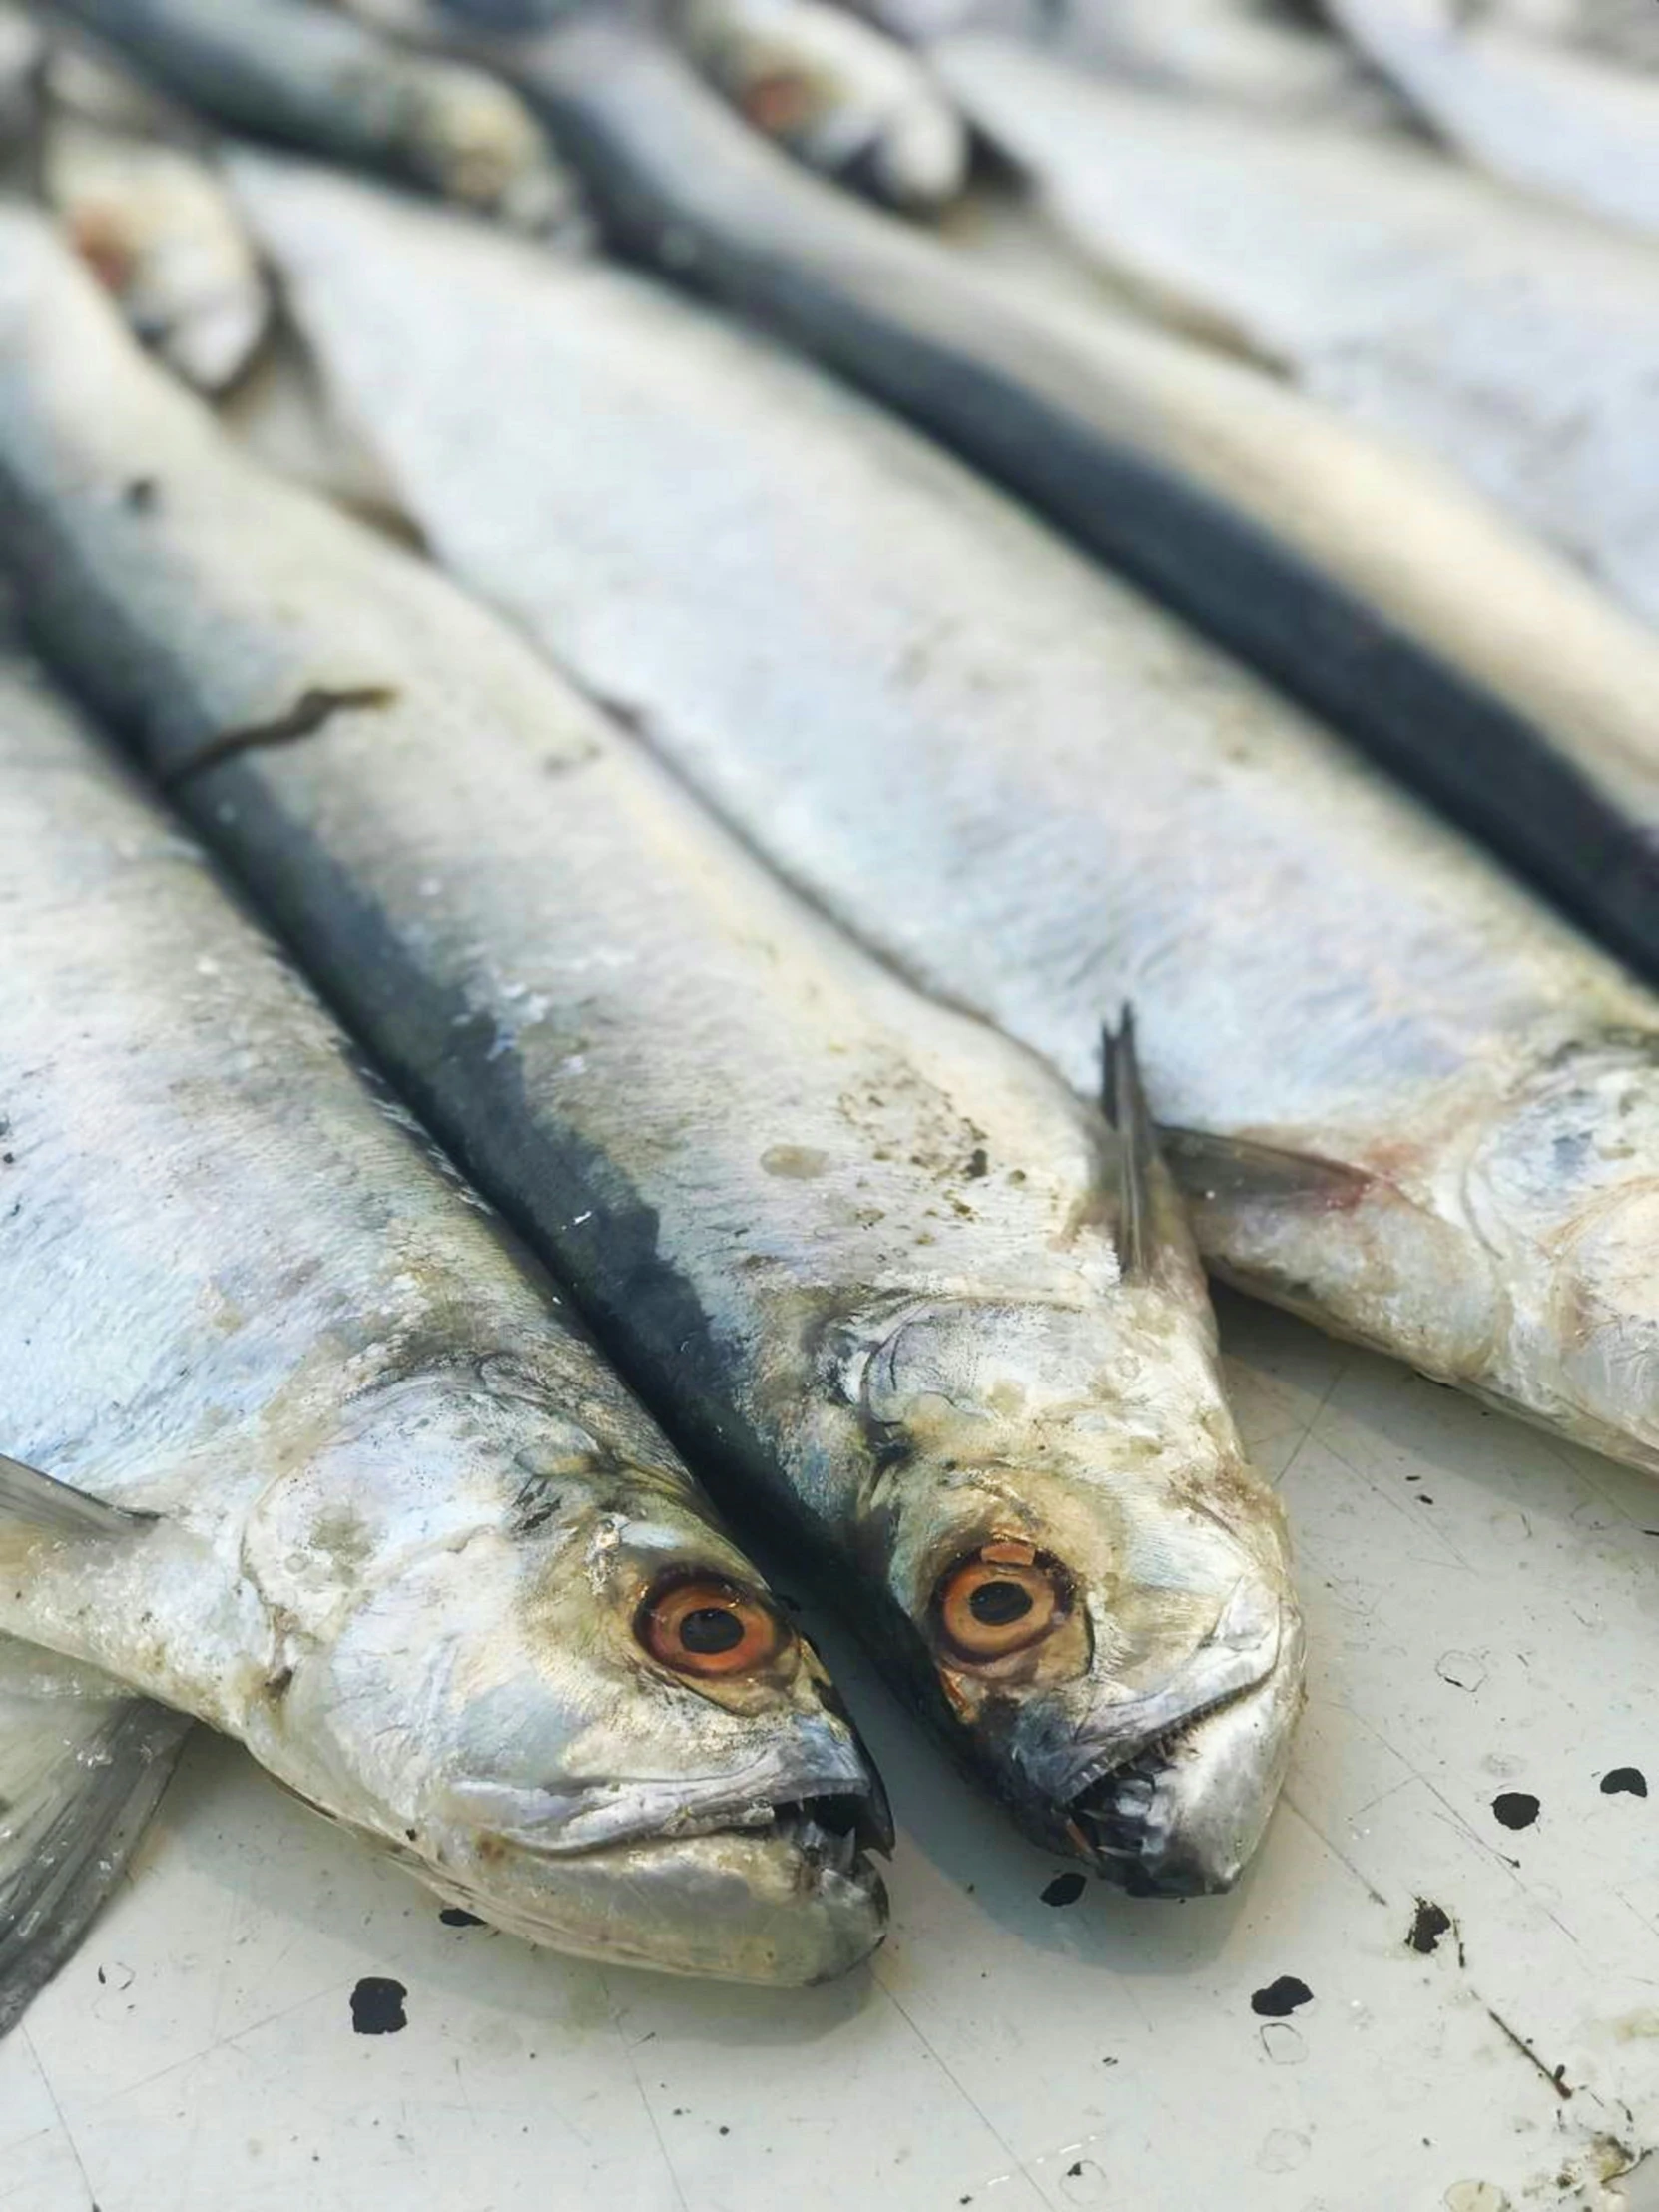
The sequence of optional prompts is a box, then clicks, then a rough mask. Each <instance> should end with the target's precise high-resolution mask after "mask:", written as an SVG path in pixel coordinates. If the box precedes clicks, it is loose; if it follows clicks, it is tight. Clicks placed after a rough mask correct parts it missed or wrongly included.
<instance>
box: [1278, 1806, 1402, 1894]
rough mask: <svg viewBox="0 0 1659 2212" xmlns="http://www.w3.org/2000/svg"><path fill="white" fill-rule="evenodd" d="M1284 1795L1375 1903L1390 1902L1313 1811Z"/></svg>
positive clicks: (1314, 1833)
mask: <svg viewBox="0 0 1659 2212" xmlns="http://www.w3.org/2000/svg"><path fill="white" fill-rule="evenodd" d="M1396 1787H1397V1788H1399V1789H1403V1788H1404V1787H1405V1785H1404V1784H1403V1783H1399V1784H1397V1785H1396ZM1383 1794H1384V1795H1387V1794H1388V1793H1386V1792H1384V1793H1383ZM1282 1795H1283V1798H1284V1801H1285V1803H1286V1804H1287V1805H1288V1806H1289V1807H1290V1809H1291V1811H1292V1812H1293V1813H1294V1814H1295V1815H1296V1817H1297V1819H1298V1820H1299V1821H1300V1822H1301V1823H1302V1825H1303V1827H1304V1828H1306V1829H1307V1830H1308V1831H1309V1833H1310V1834H1311V1835H1313V1836H1316V1837H1318V1839H1319V1841H1320V1842H1321V1843H1322V1844H1323V1845H1324V1846H1325V1848H1326V1850H1327V1851H1328V1852H1329V1853H1330V1854H1331V1856H1332V1858H1333V1859H1335V1860H1336V1861H1337V1863H1338V1864H1339V1866H1343V1867H1346V1868H1347V1869H1348V1871H1349V1873H1350V1874H1351V1875H1353V1877H1354V1879H1355V1881H1356V1882H1358V1883H1359V1885H1360V1887H1361V1889H1362V1890H1364V1891H1365V1893H1366V1895H1367V1897H1369V1898H1370V1899H1371V1901H1372V1903H1373V1905H1381V1906H1384V1907H1385V1906H1386V1905H1387V1903H1388V1900H1387V1899H1386V1898H1385V1897H1384V1896H1383V1892H1382V1891H1381V1890H1380V1889H1378V1887H1377V1885H1376V1884H1375V1883H1374V1882H1373V1881H1372V1879H1371V1877H1370V1876H1369V1875H1367V1874H1365V1873H1363V1872H1362V1870H1361V1869H1360V1868H1359V1867H1358V1866H1356V1865H1355V1863H1354V1861H1353V1860H1352V1859H1351V1858H1350V1857H1349V1856H1348V1853H1347V1852H1346V1851H1344V1850H1343V1848H1342V1846H1341V1845H1340V1844H1338V1843H1335V1842H1334V1841H1333V1840H1332V1839H1331V1837H1329V1836H1328V1835H1327V1834H1326V1833H1325V1830H1324V1829H1323V1828H1321V1826H1320V1824H1319V1822H1318V1821H1316V1820H1315V1819H1314V1817H1313V1815H1312V1814H1311V1813H1307V1812H1305V1811H1304V1810H1303V1808H1302V1807H1301V1806H1300V1805H1298V1803H1297V1802H1296V1799H1295V1798H1294V1797H1293V1796H1292V1795H1291V1793H1290V1791H1289V1790H1286V1791H1284V1792H1282Z"/></svg>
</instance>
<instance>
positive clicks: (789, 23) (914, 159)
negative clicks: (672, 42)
mask: <svg viewBox="0 0 1659 2212" xmlns="http://www.w3.org/2000/svg"><path fill="white" fill-rule="evenodd" d="M672 15H673V22H674V27H675V30H676V33H677V35H678V37H679V39H680V41H681V43H682V44H683V45H684V47H685V49H686V51H687V52H688V53H689V54H690V55H691V57H692V59H693V60H694V61H695V62H696V64H697V66H698V67H699V69H701V70H702V71H703V72H704V74H705V75H706V76H707V77H708V78H709V79H710V80H711V82H712V83H714V84H716V85H717V86H718V87H719V88H720V90H721V91H722V92H723V93H724V94H725V95H726V97H727V98H728V99H729V100H730V101H731V102H732V103H733V105H734V106H735V107H736V108H738V109H739V110H740V112H741V113H742V114H743V115H744V116H746V117H747V118H748V120H749V121H750V122H751V123H753V124H755V125H756V127H757V128H758V129H760V130H762V131H764V132H765V133H766V134H767V136H768V137H770V138H775V139H777V140H778V142H779V143H780V145H782V146H785V147H787V148H788V149H789V151H790V152H791V153H793V154H795V155H797V156H798V157H799V158H800V159H801V160H803V161H805V162H807V163H808V164H809V165H810V166H811V167H812V168H814V169H821V170H824V171H826V172H828V173H829V174H830V175H832V176H839V177H842V178H845V179H846V180H848V181H849V182H854V183H857V184H860V185H862V186H863V187H864V188H865V189H867V190H868V191H870V192H871V193H873V194H874V196H875V197H876V198H877V199H879V200H884V201H886V202H888V203H889V204H890V205H891V206H893V207H896V208H903V209H908V210H912V211H921V210H926V209H931V208H936V207H940V206H942V205H943V204H944V203H946V202H947V201H949V200H952V199H954V198H955V196H956V195H957V193H959V192H960V191H961V189H962V186H963V184H964V183H965V181H966V177H967V132H966V130H965V128H964V127H963V124H962V122H961V119H960V117H959V116H958V115H957V113H956V111H955V109H954V108H953V107H951V105H950V103H949V102H948V101H947V100H946V99H945V97H944V96H943V94H942V93H941V92H940V90H939V88H938V86H937V85H936V84H935V83H934V81H933V79H932V78H931V77H930V76H929V75H928V73H927V71H926V70H925V69H924V68H923V67H922V65H921V64H920V63H919V62H918V61H917V60H916V59H915V57H914V56H913V55H910V54H907V53H906V52H905V51H904V50H903V49H902V48H901V47H899V46H896V45H894V44H893V43H892V42H891V41H890V40H889V39H886V38H883V37H882V36H881V34H880V33H879V32H878V31H876V30H874V29H872V28H871V27H870V26H868V25H867V24H863V23H860V22H858V21H857V20H856V19H855V18H854V17H852V16H849V15H847V14H845V13H843V12H842V11H841V10H840V9H838V8H834V7H831V6H830V5H828V0H676V5H675V7H674V9H673V11H672Z"/></svg>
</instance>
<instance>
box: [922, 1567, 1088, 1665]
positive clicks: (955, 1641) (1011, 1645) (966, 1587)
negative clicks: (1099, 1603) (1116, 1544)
mask: <svg viewBox="0 0 1659 2212" xmlns="http://www.w3.org/2000/svg"><path fill="white" fill-rule="evenodd" d="M1070 1610H1071V1587H1070V1582H1069V1578H1068V1577H1067V1575H1066V1572H1065V1569H1064V1568H1063V1567H1061V1566H1060V1564H1059V1563H1058V1561H1057V1560H1053V1559H1048V1558H1045V1557H1044V1556H1043V1554H1042V1553H1040V1552H1039V1551H1037V1550H1036V1548H1035V1547H1034V1546H1033V1545H1031V1544H1028V1543H1025V1542H1023V1541H1020V1540H1019V1539H1017V1538H1013V1537H999V1538H996V1539H994V1540H993V1541H992V1542H990V1543H988V1544H982V1545H981V1546H980V1548H979V1549H978V1550H977V1551H975V1552H970V1553H969V1555H968V1556H967V1557H966V1558H965V1559H958V1560H957V1562H956V1564H955V1565H954V1566H953V1567H951V1568H950V1569H949V1571H948V1572H947V1573H946V1574H945V1575H943V1576H942V1577H941V1579H940V1581H939V1585H938V1588H937V1589H936V1590H935V1591H934V1593H933V1619H934V1623H935V1627H936V1630H937V1633H938V1636H939V1640H940V1642H941V1643H942V1644H943V1645H944V1646H945V1648H946V1651H947V1653H948V1654H949V1655H950V1656H951V1657H953V1658H955V1659H957V1660H966V1661H968V1662H970V1663H971V1662H973V1661H979V1662H981V1663H983V1662H985V1661H988V1660H993V1659H1005V1658H1007V1657H1008V1656H1009V1654H1010V1653H1012V1652H1016V1651H1024V1650H1026V1649H1027V1648H1028V1647H1029V1646H1030V1645H1032V1644H1035V1643H1040V1642H1041V1640H1042V1639H1043V1637H1045V1636H1046V1635H1047V1634H1048V1633H1049V1631H1050V1630H1051V1629H1052V1628H1053V1627H1054V1626H1055V1625H1056V1623H1057V1622H1059V1621H1061V1620H1063V1619H1064V1617H1065V1616H1066V1614H1067V1613H1068V1612H1069V1611H1070Z"/></svg>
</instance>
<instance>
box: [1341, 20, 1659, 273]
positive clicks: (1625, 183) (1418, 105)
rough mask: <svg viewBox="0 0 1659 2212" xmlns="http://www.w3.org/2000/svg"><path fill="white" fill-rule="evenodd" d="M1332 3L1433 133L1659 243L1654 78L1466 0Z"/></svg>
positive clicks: (1658, 114)
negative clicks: (1475, 13) (1483, 16)
mask: <svg viewBox="0 0 1659 2212" xmlns="http://www.w3.org/2000/svg"><path fill="white" fill-rule="evenodd" d="M1329 5H1330V8H1331V13H1332V16H1333V18H1334V19H1335V21H1336V22H1337V23H1338V24H1339V25H1340V26H1341V28H1342V29H1343V30H1344V31H1346V32H1347V33H1348V35H1349V37H1350V38H1351V39H1352V40H1353V41H1354V43H1355V45H1356V47H1357V48H1359V49H1360V51H1362V52H1363V53H1365V54H1366V55H1368V56H1369V57H1370V59H1371V60H1372V61H1373V62H1374V63H1375V64H1376V65H1377V67H1378V68H1379V69H1380V70H1382V71H1383V73H1384V74H1385V75H1386V76H1387V77H1388V78H1389V79H1390V80H1391V81H1392V83H1393V84H1394V85H1395V86H1396V87H1397V88H1398V90H1399V92H1400V94H1401V96H1402V97H1403V98H1404V99H1405V100H1406V101H1408V102H1409V103H1410V105H1411V106H1412V107H1413V108H1414V109H1415V110H1416V112H1417V113H1418V114H1420V115H1421V116H1422V117H1423V119H1424V120H1425V121H1426V122H1427V123H1428V124H1429V125H1430V127H1431V128H1432V129H1434V130H1435V131H1437V132H1438V133H1439V134H1440V135H1441V136H1442V137H1443V138H1445V139H1446V140H1447V141H1448V142H1449V143H1450V144H1451V145H1453V146H1455V147H1456V148H1457V149H1458V151H1459V152H1460V153H1462V154H1465V155H1467V157H1468V158H1469V159H1470V160H1471V161H1473V162H1475V163H1477V164H1478V165H1479V166H1480V167H1481V168H1482V169H1485V170H1488V171H1489V172H1490V173H1491V174H1492V175H1493V176H1494V177H1499V178H1502V179H1503V180H1504V182H1505V183H1507V184H1511V185H1515V186H1518V187H1519V188H1520V189H1521V190H1522V191H1524V192H1536V193H1539V194H1542V195H1543V196H1545V197H1546V198H1549V199H1552V200H1557V201H1559V202H1561V204H1562V205H1563V206H1565V207H1569V208H1577V209H1580V210H1582V211H1583V212H1584V213H1585V214H1587V215H1591V216H1595V217H1598V218H1600V219H1601V220H1602V221H1603V222H1606V223H1615V224H1621V225H1628V226H1629V227H1630V228H1631V229H1632V230H1634V231H1638V232H1642V233H1645V234H1646V235H1647V236H1649V237H1653V236H1656V235H1659V84H1655V83H1653V82H1652V79H1651V75H1650V73H1649V72H1646V71H1643V70H1639V69H1632V68H1631V66H1630V64H1629V62H1628V61H1627V60H1625V59H1624V58H1622V57H1621V58H1618V59H1611V58H1608V57H1606V56H1604V55H1598V54H1595V53H1584V52H1580V51H1578V50H1577V49H1576V48H1574V47H1572V46H1568V45H1558V44H1551V43H1550V42H1548V41H1547V40H1544V39H1540V38H1538V37H1536V36H1529V35H1528V34H1527V33H1526V32H1525V31H1515V30H1511V29H1508V28H1506V27H1505V26H1504V25H1503V24H1501V23H1497V24H1489V25H1488V24H1482V23H1478V22H1476V23H1470V22H1469V21H1468V20H1467V10H1466V8H1464V6H1463V5H1462V4H1461V0H1329ZM1647 13H1648V15H1649V17H1650V18H1651V17H1653V16H1654V15H1656V14H1659V10H1654V9H1651V8H1650V9H1649V10H1648V11H1647ZM1656 40H1659V27H1656Z"/></svg>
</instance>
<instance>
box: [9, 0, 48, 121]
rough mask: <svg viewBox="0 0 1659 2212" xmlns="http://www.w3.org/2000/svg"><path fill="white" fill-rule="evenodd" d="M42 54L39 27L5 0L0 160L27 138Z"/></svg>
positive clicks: (44, 48)
mask: <svg viewBox="0 0 1659 2212" xmlns="http://www.w3.org/2000/svg"><path fill="white" fill-rule="evenodd" d="M45 54H46V42H45V40H44V38H43V37H42V35H41V32H40V29H39V26H38V25H37V24H35V23H34V22H33V21H32V20H31V18H30V17H28V16H27V15H25V14H24V13H23V10H22V9H21V8H18V7H14V6H12V5H11V4H10V0H6V4H4V5H0V160H10V158H11V157H12V156H13V154H14V153H15V151H16V149H17V148H18V147H19V145H21V144H23V143H24V142H26V141H27V139H28V136H29V133H30V129H31V126H32V125H33V123H34V119H35V102H36V94H37V88H38V84H39V79H40V73H41V70H42V68H43V67H44V64H45Z"/></svg>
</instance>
